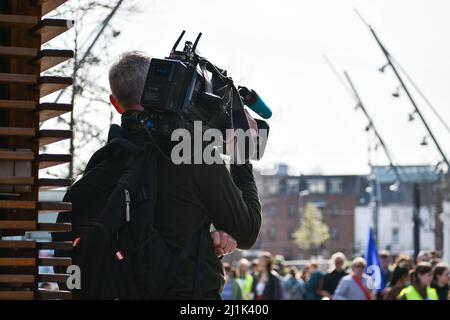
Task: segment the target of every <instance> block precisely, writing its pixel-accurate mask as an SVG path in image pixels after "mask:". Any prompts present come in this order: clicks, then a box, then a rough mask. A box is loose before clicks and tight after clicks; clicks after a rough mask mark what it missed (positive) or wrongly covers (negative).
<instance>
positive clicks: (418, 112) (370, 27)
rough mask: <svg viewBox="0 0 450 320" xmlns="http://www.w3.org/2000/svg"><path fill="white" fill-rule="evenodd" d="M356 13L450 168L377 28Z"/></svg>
mask: <svg viewBox="0 0 450 320" xmlns="http://www.w3.org/2000/svg"><path fill="white" fill-rule="evenodd" d="M355 11H356V10H355ZM356 13H357V14H358V16H359V17H360V18H361V20H362V21H363V23H364V24H365V25H367V27H368V28H369V30H370V32H371V33H372V35H373V36H374V38H375V40H376V42H377V43H378V45H379V46H380V48H381V51H382V52H383V54H384V56H385V57H386V59H387V61H388V65H389V66H390V67H391V68H392V70H393V71H394V74H395V76H396V77H397V79H398V81H399V82H400V85H401V87H402V88H403V90H404V91H405V93H406V95H407V96H408V99H409V101H410V102H411V104H412V106H413V107H414V111H415V112H416V113H417V114H418V115H419V118H420V119H421V120H422V123H423V125H424V126H425V128H426V130H427V132H428V134H429V135H430V137H431V139H432V140H433V142H434V144H435V146H436V148H437V149H438V151H439V153H440V154H441V156H442V159H443V160H444V162H445V164H446V165H447V168H449V169H450V163H449V161H448V159H447V157H446V155H445V153H444V151H443V150H442V149H441V146H440V145H439V143H438V141H437V140H436V138H435V136H434V134H433V132H432V131H431V129H430V127H429V126H428V123H427V122H426V120H425V118H424V117H423V115H422V113H421V112H420V110H419V107H418V106H417V104H416V102H415V101H414V99H413V97H412V96H411V93H410V92H409V90H408V88H407V87H406V85H405V83H404V82H403V79H402V77H401V76H400V74H399V73H398V71H397V68H396V67H395V66H394V64H393V63H392V60H391V57H390V54H389V52H388V51H387V49H386V48H385V47H384V45H383V44H382V43H381V41H380V39H379V38H378V36H377V34H376V33H375V30H373V28H372V26H371V25H370V24H368V23H367V22H366V21H365V20H364V19H363V18H362V16H361V15H360V14H359V13H358V12H357V11H356Z"/></svg>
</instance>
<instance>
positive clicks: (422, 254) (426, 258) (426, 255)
mask: <svg viewBox="0 0 450 320" xmlns="http://www.w3.org/2000/svg"><path fill="white" fill-rule="evenodd" d="M431 258H432V257H431V252H430V251H426V250H422V251H419V253H418V254H417V258H416V265H417V264H419V263H420V262H430V261H431Z"/></svg>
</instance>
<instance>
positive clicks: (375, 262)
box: [365, 228, 386, 292]
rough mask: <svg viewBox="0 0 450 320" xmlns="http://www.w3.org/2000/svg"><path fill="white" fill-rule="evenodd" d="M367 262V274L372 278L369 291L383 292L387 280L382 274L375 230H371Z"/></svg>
mask: <svg viewBox="0 0 450 320" xmlns="http://www.w3.org/2000/svg"><path fill="white" fill-rule="evenodd" d="M365 259H366V261H367V266H366V274H367V275H368V276H369V277H370V280H371V281H369V282H370V283H369V289H372V290H376V291H377V292H379V291H381V290H383V289H384V288H385V287H386V279H384V276H383V273H382V272H381V264H380V259H379V258H378V249H377V245H376V243H375V237H374V235H373V229H372V228H370V230H369V241H368V243H367V248H366V256H365Z"/></svg>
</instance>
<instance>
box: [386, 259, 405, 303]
mask: <svg viewBox="0 0 450 320" xmlns="http://www.w3.org/2000/svg"><path fill="white" fill-rule="evenodd" d="M408 284H409V266H408V265H407V264H406V263H400V264H399V265H398V266H396V267H395V269H394V271H393V272H392V278H391V281H390V282H389V283H388V286H387V288H386V290H385V291H384V295H383V299H384V300H397V297H398V295H399V294H400V292H401V291H402V290H403V289H404V288H405V287H406V286H407V285H408Z"/></svg>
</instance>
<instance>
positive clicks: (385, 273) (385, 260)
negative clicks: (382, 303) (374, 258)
mask: <svg viewBox="0 0 450 320" xmlns="http://www.w3.org/2000/svg"><path fill="white" fill-rule="evenodd" d="M379 257H380V265H381V276H382V277H383V279H384V283H389V282H390V281H391V276H392V270H391V253H390V252H389V251H388V250H381V251H380V253H379ZM385 290H386V289H383V290H382V291H378V292H377V294H376V298H377V300H383V297H384V294H385Z"/></svg>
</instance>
